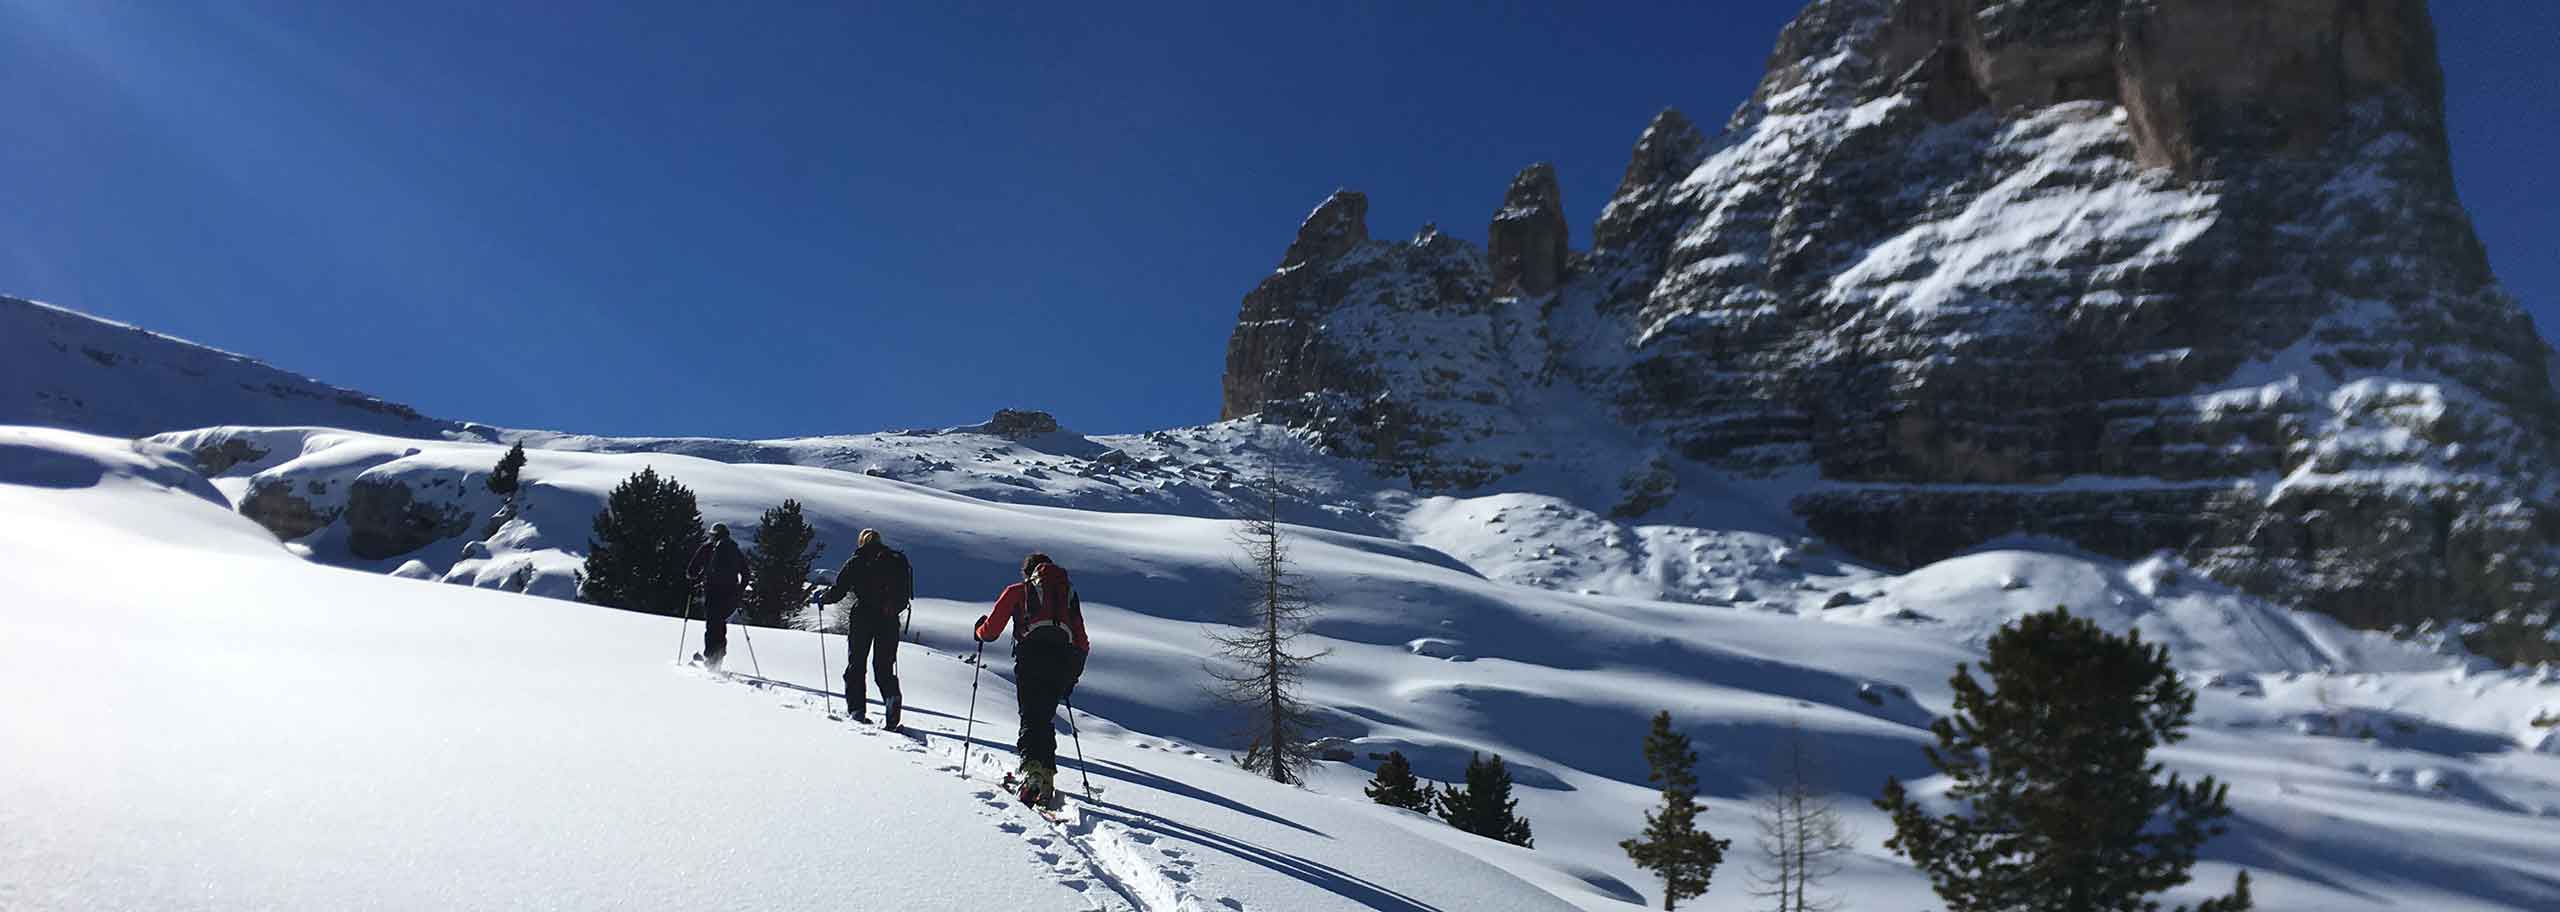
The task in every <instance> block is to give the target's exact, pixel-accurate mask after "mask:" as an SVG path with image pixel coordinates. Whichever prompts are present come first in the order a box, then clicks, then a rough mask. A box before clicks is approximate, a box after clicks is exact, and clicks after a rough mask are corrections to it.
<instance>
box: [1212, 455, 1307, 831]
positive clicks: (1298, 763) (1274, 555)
mask: <svg viewBox="0 0 2560 912" xmlns="http://www.w3.org/2000/svg"><path fill="white" fill-rule="evenodd" d="M1253 493H1254V495H1255V499H1256V502H1255V503H1254V504H1253V506H1254V512H1253V515H1251V516H1249V517H1247V518H1246V519H1245V520H1244V522H1243V524H1242V525H1241V526H1240V527H1239V528H1238V529H1237V530H1236V534H1235V542H1236V548H1237V550H1238V551H1240V552H1242V554H1241V557H1240V559H1239V560H1237V561H1236V563H1235V572H1236V575H1237V577H1238V578H1239V579H1240V580H1242V582H1243V591H1244V599H1243V601H1244V603H1245V604H1244V606H1243V607H1244V612H1243V613H1244V614H1245V615H1246V618H1245V621H1246V623H1245V624H1244V625H1243V626H1242V627H1241V628H1240V629H1239V630H1238V631H1237V632H1232V633H1230V632H1224V631H1212V632H1211V633H1210V634H1209V639H1210V640H1212V641H1214V642H1215V643H1217V646H1218V655H1219V657H1220V658H1221V659H1223V660H1224V661H1223V662H1222V663H1220V664H1217V665H1212V666H1210V668H1209V669H1208V671H1209V674H1210V676H1211V677H1212V678H1214V679H1215V680H1216V682H1217V683H1216V686H1215V688H1214V689H1213V691H1214V693H1215V694H1216V695H1217V697H1218V699H1219V700H1220V701H1222V702H1224V703H1226V704H1228V705H1229V706H1232V707H1235V708H1236V709H1238V710H1240V711H1242V713H1243V714H1244V717H1245V724H1244V728H1243V730H1242V731H1241V732H1240V733H1241V734H1243V735H1245V736H1247V737H1248V738H1249V739H1250V741H1249V746H1248V747H1246V749H1245V753H1244V756H1242V757H1239V758H1237V762H1238V763H1240V764H1241V765H1243V766H1244V768H1245V769H1248V770H1252V771H1254V772H1257V773H1261V774H1263V775H1266V776H1269V777H1271V779H1272V781H1274V782H1286V783H1293V784H1294V783H1297V782H1300V781H1302V779H1303V777H1304V775H1305V772H1306V769H1307V766H1308V764H1310V763H1312V762H1313V761H1314V754H1313V751H1312V750H1311V748H1310V747H1309V745H1308V741H1309V739H1308V735H1309V734H1310V732H1311V730H1312V728H1313V726H1314V721H1315V714H1314V712H1313V710H1312V708H1311V707H1309V706H1308V705H1307V703H1306V702H1305V701H1304V700H1303V699H1301V698H1300V697H1299V691H1300V689H1301V686H1302V685H1303V683H1304V680H1305V677H1306V670H1307V666H1309V665H1311V664H1313V663H1314V662H1315V660H1316V659H1318V658H1322V657H1323V656H1324V653H1323V652H1321V651H1318V652H1301V651H1298V650H1297V649H1296V648H1295V646H1296V643H1297V640H1298V639H1299V638H1300V637H1302V636H1305V635H1306V632H1307V626H1308V624H1309V623H1310V622H1311V621H1312V620H1313V619H1314V615H1315V612H1316V601H1315V598H1314V597H1313V596H1312V595H1311V594H1310V593H1309V592H1308V590H1307V587H1306V584H1305V581H1304V579H1303V578H1302V577H1301V576H1300V575H1299V574H1298V572H1297V568H1296V566H1295V565H1294V564H1292V563H1291V562H1290V559H1289V545H1288V542H1287V541H1286V535H1287V532H1286V530H1285V529H1283V528H1282V526H1281V524H1280V506H1281V504H1282V503H1283V502H1284V501H1285V499H1286V493H1285V491H1284V490H1283V489H1282V487H1281V485H1280V482H1279V480H1278V479H1277V478H1276V477H1273V476H1269V475H1266V476H1264V478H1263V479H1262V480H1261V481H1260V483H1258V484H1256V485H1255V486H1254V488H1253Z"/></svg>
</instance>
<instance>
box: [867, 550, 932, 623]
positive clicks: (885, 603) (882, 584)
mask: <svg viewBox="0 0 2560 912" xmlns="http://www.w3.org/2000/svg"><path fill="white" fill-rule="evenodd" d="M881 550H883V551H884V552H886V553H884V554H881V555H880V556H878V557H875V558H870V559H867V560H866V559H862V557H861V555H860V554H859V553H857V554H856V555H855V563H854V568H853V570H854V573H855V574H856V576H855V577H854V579H853V586H854V588H853V597H854V600H855V601H857V602H859V603H860V604H861V605H862V609H863V610H865V611H874V612H878V613H880V614H896V613H898V612H900V611H904V610H906V608H907V603H908V602H911V601H914V600H915V597H916V573H915V568H914V567H913V566H911V565H909V564H908V563H907V553H906V552H904V551H900V550H898V549H896V548H883V549H881Z"/></svg>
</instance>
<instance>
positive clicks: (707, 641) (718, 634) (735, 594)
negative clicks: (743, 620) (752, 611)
mask: <svg viewBox="0 0 2560 912" xmlns="http://www.w3.org/2000/svg"><path fill="white" fill-rule="evenodd" d="M743 595H744V593H742V592H740V591H738V590H736V589H718V588H705V589H704V590H703V591H702V663H703V664H704V665H708V666H710V667H712V668H718V667H720V660H721V659H722V658H723V657H726V656H727V655H728V654H729V619H730V618H732V617H735V616H736V615H737V613H738V602H739V601H740V599H741V596H743Z"/></svg>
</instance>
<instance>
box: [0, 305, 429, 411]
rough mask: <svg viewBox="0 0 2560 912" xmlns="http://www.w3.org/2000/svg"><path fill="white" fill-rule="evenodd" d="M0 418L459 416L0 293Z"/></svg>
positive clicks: (136, 327) (139, 328)
mask: <svg viewBox="0 0 2560 912" xmlns="http://www.w3.org/2000/svg"><path fill="white" fill-rule="evenodd" d="M0 340H5V342H0V351H4V352H5V353H6V357H0V424H35V425H49V426H56V427H74V428H80V429H83V430H89V431H94V432H97V433H102V434H119V435H124V436H140V435H143V434H152V433H158V432H160V431H165V430H169V429H172V428H180V427H199V426H203V425H205V424H208V423H212V424H305V423H320V424H325V425H328V426H330V427H343V428H351V429H356V430H366V431H378V432H381V433H386V434H407V435H410V436H421V437H431V436H437V435H439V434H444V433H449V432H454V431H459V430H461V429H462V426H461V425H459V424H456V423H453V422H448V421H439V420H437V419H433V418H428V417H426V416H423V415H420V414H418V411H417V410H416V409H413V408H410V407H408V406H405V405H401V404H399V403H396V402H389V401H385V400H383V399H380V398H377V397H374V396H371V395H368V394H365V393H361V392H357V391H355V390H350V389H345V388H343V387H337V386H331V385H329V384H326V383H322V382H320V381H318V380H313V379H311V378H309V377H305V376H302V375H300V374H295V373H290V372H287V371H282V370H278V369H276V368H273V367H269V366H267V365H266V364H265V363H263V362H260V361H257V360H255V359H252V358H249V357H247V356H244V355H235V354H232V353H230V352H226V351H222V350H220V349H215V348H209V347H206V346H203V345H199V344H196V343H194V342H189V341H186V340H184V339H178V338H174V337H171V336H164V335H161V334H159V333H155V332H151V331H149V330H146V329H143V328H141V327H138V326H130V325H127V324H123V323H118V322H115V321H113V320H107V319H102V318H99V317H94V316H90V315H88V314H84V313H80V312H78V311H74V310H69V309H65V308H61V307H56V306H53V305H51V304H44V303H40V302H37V301H32V300H28V299H25V298H14V297H9V296H7V295H0Z"/></svg>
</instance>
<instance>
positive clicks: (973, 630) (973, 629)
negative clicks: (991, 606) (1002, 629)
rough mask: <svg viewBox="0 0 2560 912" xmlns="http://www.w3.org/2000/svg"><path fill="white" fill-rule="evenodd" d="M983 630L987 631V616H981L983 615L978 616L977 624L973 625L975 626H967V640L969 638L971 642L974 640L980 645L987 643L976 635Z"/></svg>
mask: <svg viewBox="0 0 2560 912" xmlns="http://www.w3.org/2000/svg"><path fill="white" fill-rule="evenodd" d="M985 629H987V616H986V615H983V614H981V615H978V622H977V623H975V624H971V625H969V638H970V639H972V640H976V641H978V642H981V643H984V642H987V639H986V638H985V637H981V636H979V635H978V631H981V630H985Z"/></svg>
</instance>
